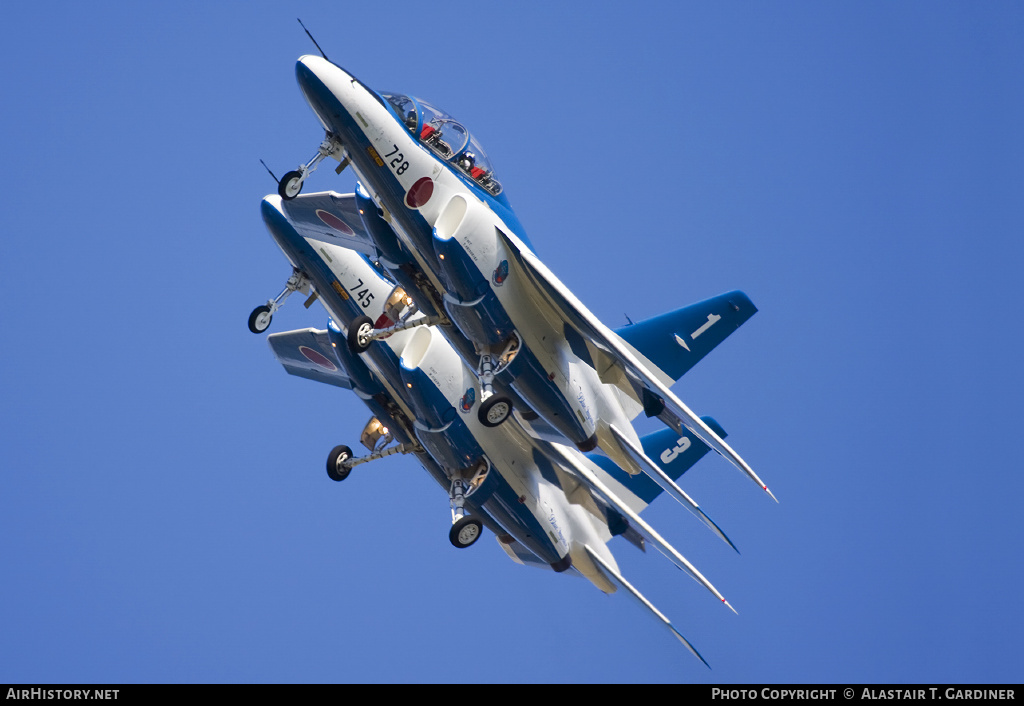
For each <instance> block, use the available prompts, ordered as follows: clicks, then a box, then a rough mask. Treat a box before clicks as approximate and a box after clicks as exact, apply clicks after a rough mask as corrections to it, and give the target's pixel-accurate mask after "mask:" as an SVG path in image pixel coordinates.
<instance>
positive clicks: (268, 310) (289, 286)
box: [249, 270, 309, 333]
mask: <svg viewBox="0 0 1024 706" xmlns="http://www.w3.org/2000/svg"><path fill="white" fill-rule="evenodd" d="M292 292H302V293H303V294H308V293H309V280H308V279H306V276H305V275H304V274H302V273H301V272H299V271H298V270H294V271H293V272H292V276H291V277H289V278H288V281H287V282H286V283H285V285H284V289H283V290H282V291H281V293H280V294H278V295H277V296H276V297H274V298H273V299H270V300H268V301H267V303H266V304H264V305H263V306H258V307H256V308H255V309H253V310H252V313H251V314H249V330H250V331H252V332H253V333H263V332H264V331H266V330H267V329H268V328H270V322H271V321H272V320H273V318H274V312H275V311H277V310H278V309H280V308H281V307H282V306H284V302H285V300H286V299H288V297H289V296H291V293H292ZM307 306H308V305H307Z"/></svg>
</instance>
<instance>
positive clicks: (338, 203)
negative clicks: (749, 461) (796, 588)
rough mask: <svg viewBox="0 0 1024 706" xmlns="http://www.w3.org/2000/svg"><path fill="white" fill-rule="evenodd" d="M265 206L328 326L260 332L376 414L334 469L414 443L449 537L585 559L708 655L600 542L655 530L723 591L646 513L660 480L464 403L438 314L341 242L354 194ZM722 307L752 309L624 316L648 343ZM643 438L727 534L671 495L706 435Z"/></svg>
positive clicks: (577, 564) (356, 228)
mask: <svg viewBox="0 0 1024 706" xmlns="http://www.w3.org/2000/svg"><path fill="white" fill-rule="evenodd" d="M262 213H263V218H264V221H265V223H266V225H267V227H268V230H269V231H270V233H271V235H272V237H273V238H274V240H275V242H276V243H277V244H278V246H279V247H280V248H281V250H282V251H283V252H284V254H285V255H286V257H287V258H288V260H289V261H290V263H291V264H292V268H293V270H292V275H291V277H290V278H289V286H288V287H286V290H285V292H284V293H283V294H284V295H285V296H286V295H287V294H289V293H290V292H291V291H304V292H306V293H311V294H312V296H311V298H310V302H312V300H313V299H315V298H319V299H320V301H321V302H322V303H323V305H324V306H325V308H326V309H327V311H328V313H329V314H330V316H331V323H330V325H329V326H328V329H327V330H323V331H318V330H313V329H306V330H301V331H290V332H286V333H280V334H273V335H271V336H270V337H269V339H268V340H269V342H270V345H271V347H272V349H273V351H274V353H275V355H276V356H277V357H278V359H279V360H280V361H281V362H282V364H283V365H284V367H285V368H286V370H287V371H288V372H289V373H291V374H294V375H298V376H301V377H305V378H309V379H313V380H317V381H319V382H324V383H328V384H332V385H336V386H338V387H342V388H347V389H351V390H352V391H353V392H355V393H356V395H357V396H359V397H360V398H361V399H362V400H363V401H364V402H365V403H366V404H367V406H368V407H369V408H370V409H371V411H372V413H373V415H374V416H373V417H372V418H371V420H370V421H369V422H368V423H367V425H366V427H365V428H364V431H363V433H362V435H361V441H362V442H363V444H364V445H365V446H366V448H367V449H368V451H369V452H370V453H369V454H368V455H367V456H364V457H363V458H359V459H356V458H353V456H352V451H351V449H350V448H349V447H347V446H338V447H335V448H334V449H333V450H332V452H331V453H330V454H329V456H328V462H327V472H328V475H329V476H330V477H331V478H332V479H333V480H336V481H340V480H343V479H344V478H345V477H347V476H348V474H349V473H350V472H351V470H352V469H353V468H354V467H356V466H358V465H360V464H362V463H365V462H368V461H372V460H375V459H379V458H382V457H385V456H390V455H393V454H396V453H402V454H412V455H414V456H415V457H416V458H417V460H418V461H419V462H420V463H421V464H422V465H423V466H424V468H426V470H427V471H428V473H430V474H431V475H432V476H433V477H434V478H435V480H436V481H437V482H438V483H439V484H440V485H441V486H442V487H443V488H444V489H445V490H446V491H447V492H448V495H449V500H450V504H451V508H452V520H453V524H452V528H451V532H450V535H449V538H450V540H451V542H452V544H453V545H455V546H456V547H460V548H462V547H466V546H469V545H471V544H473V543H474V542H475V541H476V539H477V538H478V537H479V536H480V532H481V529H482V527H484V526H486V527H487V528H488V529H490V530H491V531H492V532H494V533H495V535H496V536H497V538H498V541H499V545H500V546H501V547H502V548H503V549H504V550H505V551H506V553H508V555H509V556H510V557H511V558H512V559H513V560H514V561H517V562H518V563H523V564H529V565H534V566H541V567H550V568H552V569H554V570H555V571H567V570H571V571H573V572H577V573H580V574H582V575H583V576H585V577H586V578H587V579H589V580H590V581H591V582H592V583H594V585H595V586H597V587H598V588H599V589H600V590H602V591H604V592H605V593H613V592H616V591H617V590H618V589H623V590H624V592H625V593H626V594H627V595H629V596H630V597H632V598H633V599H634V600H635V601H636V602H637V603H639V604H640V605H641V606H643V607H644V608H645V609H646V610H648V611H649V612H650V613H651V614H653V615H654V616H655V617H656V618H657V619H658V620H659V621H660V622H661V623H662V624H663V625H664V626H665V627H666V628H667V629H669V630H670V631H671V632H672V633H673V635H674V636H675V637H676V638H677V639H679V640H680V642H681V643H682V644H683V645H684V646H686V647H687V648H688V649H689V650H690V651H691V652H693V654H695V655H696V656H697V657H698V658H700V659H701V661H702V662H704V663H705V664H707V662H706V661H704V659H703V657H701V656H700V654H699V653H698V652H697V651H696V649H695V648H694V647H693V646H692V645H691V644H690V643H689V642H688V641H687V640H686V639H685V638H684V637H683V636H682V635H681V634H680V633H679V632H678V631H677V630H676V629H675V628H674V627H673V626H672V624H671V622H670V621H669V620H668V619H667V618H665V616H664V615H663V614H662V613H660V611H658V610H657V609H656V608H655V607H654V606H653V605H652V604H651V603H650V602H649V601H648V600H647V599H646V598H644V596H643V595H642V594H640V592H639V591H638V590H637V589H636V588H635V587H633V586H632V584H630V583H629V582H628V581H627V580H626V579H625V578H623V577H622V575H621V573H620V571H619V569H618V566H617V564H616V562H615V558H614V556H613V555H612V554H611V552H610V550H609V548H608V546H607V543H608V541H609V540H610V539H611V538H612V536H616V535H622V536H623V537H624V538H625V539H627V540H628V541H630V542H632V543H634V544H637V545H638V546H640V547H643V546H645V545H646V544H647V543H651V544H653V545H654V546H655V547H657V548H658V549H659V550H660V551H661V552H662V553H663V554H664V555H665V556H666V557H668V558H669V559H670V560H671V561H672V562H673V563H674V564H675V565H676V566H678V567H679V568H680V569H682V570H684V571H686V572H687V573H688V574H690V576H691V577H693V578H694V579H695V580H697V582H698V583H700V584H701V585H703V586H704V587H705V588H707V589H708V590H709V591H710V592H711V593H713V594H714V595H715V596H716V597H717V598H719V599H720V600H721V601H722V602H725V599H724V597H722V595H721V594H720V593H719V592H718V591H717V589H715V588H714V587H713V586H712V585H711V584H710V583H709V582H708V581H707V579H705V578H704V577H703V576H702V575H701V574H700V572H698V571H697V570H696V569H695V568H694V567H693V566H692V565H691V564H690V563H689V562H688V561H687V560H686V559H685V558H684V557H683V556H682V555H681V554H680V553H679V552H678V551H677V550H676V549H675V548H673V547H672V546H671V545H670V544H669V543H668V542H667V541H665V540H664V539H663V538H662V537H661V536H660V535H659V534H658V533H657V532H656V531H655V530H654V529H653V528H652V527H650V526H649V525H648V524H647V523H646V522H645V521H644V520H643V519H642V518H641V517H640V512H641V511H642V510H643V508H644V507H646V505H647V504H648V503H649V502H650V501H651V500H653V499H654V497H656V496H657V495H658V494H659V493H660V492H662V488H661V487H659V486H658V485H656V484H654V483H653V482H651V481H650V480H648V479H647V478H646V477H643V476H630V475H628V474H626V473H623V472H622V471H621V470H620V469H618V468H617V467H616V466H615V465H614V464H613V463H610V462H609V460H608V459H607V458H604V457H601V456H599V455H596V454H591V455H590V456H589V457H588V456H584V455H583V454H582V453H581V452H579V451H578V450H577V449H575V448H572V447H569V446H564V445H559V444H554V443H551V442H549V441H546V440H544V439H542V438H537V437H536V436H533V435H531V434H529V433H527V431H526V429H525V428H524V427H522V426H521V425H520V424H519V423H518V422H517V421H515V420H512V421H510V422H508V423H505V424H502V425H501V426H500V427H497V428H495V427H489V426H487V425H485V424H483V423H482V422H481V421H480V420H479V419H478V418H477V417H476V416H475V415H472V414H468V412H469V411H470V410H471V409H472V407H473V403H474V400H475V398H476V397H477V396H478V395H479V393H480V390H481V386H480V384H479V381H478V380H477V378H476V376H475V374H474V373H473V372H472V371H470V370H469V369H468V368H467V367H466V366H465V365H464V362H463V361H462V360H461V358H460V357H459V356H458V354H457V353H456V352H455V351H454V350H453V348H452V347H451V346H450V345H449V344H448V342H447V341H446V340H445V339H444V338H443V337H442V336H441V335H439V333H438V332H437V329H436V328H434V327H430V326H424V325H422V324H419V325H417V322H422V321H423V320H425V319H427V318H428V317H426V316H424V315H423V314H422V312H418V311H417V309H416V307H415V304H414V303H413V302H412V300H411V298H409V297H408V296H407V295H406V293H405V291H404V290H403V288H402V287H401V286H400V285H396V284H395V283H394V282H392V281H390V280H389V279H387V278H386V276H385V273H383V272H382V271H381V269H380V268H379V266H375V265H374V263H372V262H371V261H370V260H369V259H368V258H366V257H365V256H364V255H362V254H359V253H356V252H354V251H353V250H350V249H348V248H346V247H345V246H346V245H348V244H350V243H351V242H352V241H353V239H354V238H355V239H358V238H359V237H361V233H360V231H361V226H360V223H359V218H358V208H357V200H356V198H355V196H354V195H348V196H343V195H340V194H334V193H323V194H311V195H309V196H302V197H299V198H298V199H296V200H294V201H284V200H282V199H281V198H279V197H277V196H271V197H267V198H266V199H264V201H263V203H262ZM317 224H319V226H318V225H317ZM362 235H365V234H362ZM283 298H284V297H283V296H282V297H278V298H277V299H276V300H272V302H269V303H268V305H267V306H265V307H259V308H257V310H256V311H254V312H253V316H252V317H251V318H250V328H262V329H264V330H265V329H266V327H267V326H268V325H269V319H268V318H267V317H268V315H270V314H272V313H273V312H272V305H273V308H276V307H277V306H279V305H280V303H281V301H282V300H283ZM723 307H725V309H723ZM717 310H728V311H732V314H731V317H732V318H731V319H730V321H729V324H730V326H729V330H734V329H735V328H736V327H737V326H739V325H740V324H742V323H743V321H745V320H746V319H747V318H749V316H750V315H752V314H753V312H754V311H755V310H754V308H753V305H752V304H750V303H749V300H748V299H747V298H746V297H745V296H744V295H743V294H742V293H740V292H732V293H729V294H727V295H722V296H721V297H716V298H714V299H711V300H707V301H705V302H700V303H698V304H695V305H693V306H691V307H686V308H684V309H681V310H679V311H677V312H671V313H670V314H668V315H664V316H662V317H656V318H655V319H652V320H648V321H644V322H640V323H638V324H634V325H633V326H631V327H628V328H630V329H634V330H635V331H634V332H635V333H638V334H639V335H637V336H635V337H634V340H635V341H636V342H637V345H638V346H640V347H641V348H649V344H647V345H645V343H644V341H646V340H647V339H649V338H650V336H651V333H652V332H653V331H654V330H658V329H661V330H665V329H666V328H668V329H672V328H678V327H679V325H680V324H683V329H681V330H684V329H686V328H687V327H692V326H694V325H697V324H699V322H700V321H703V320H706V317H707V315H708V314H707V312H713V311H717ZM367 315H370V316H371V318H373V321H374V326H375V327H376V328H380V329H387V330H388V332H389V334H388V335H387V336H386V337H381V338H379V339H377V340H375V341H372V342H370V343H369V345H367V346H366V347H365V348H364V349H363V350H362V351H361V352H358V353H357V352H354V351H352V350H351V349H350V347H349V345H348V338H349V336H350V335H351V333H352V331H354V330H355V329H354V326H356V325H357V324H358V322H359V321H361V320H362V318H363V317H365V316H367ZM726 315H730V314H728V313H727V314H726ZM257 320H258V321H257ZM687 322H688V323H687ZM339 324H340V326H339ZM343 329H345V330H347V331H348V334H346V333H344V332H343ZM725 329H726V327H725V326H723V327H722V330H725ZM627 335H628V334H627ZM698 338H699V337H698ZM722 338H724V336H722ZM720 340H721V338H720V339H718V340H715V341H714V342H713V343H712V341H711V337H707V338H705V339H703V340H702V341H701V349H700V350H697V351H695V352H694V351H691V352H694V353H695V357H696V359H699V358H701V357H703V356H704V355H705V354H706V353H707V352H708V351H710V350H711V349H712V348H713V347H714V346H715V345H717V343H718V342H719V341H720ZM676 358H677V359H680V360H679V361H678V364H676V365H668V363H667V362H666V366H667V367H669V368H670V369H672V370H673V372H677V373H678V374H680V375H681V374H682V372H685V369H688V367H689V365H691V364H692V362H694V361H693V360H692V359H687V358H686V357H685V356H679V355H678V354H677V355H676ZM680 366H682V367H680ZM684 368H685V369H684ZM704 423H705V424H707V425H708V426H709V427H712V428H715V429H716V433H717V434H719V435H720V436H724V435H725V433H724V431H723V430H722V429H721V427H719V426H718V425H717V423H716V422H715V421H714V420H712V419H710V418H705V420H704ZM641 446H642V449H643V452H644V453H645V454H647V455H649V456H652V457H655V458H659V459H660V460H661V462H662V464H663V466H664V468H665V472H664V473H663V475H664V476H665V477H664V479H663V482H665V483H667V484H668V485H669V487H670V488H672V489H673V490H670V491H669V492H670V493H672V494H673V495H675V496H676V498H677V500H680V502H682V503H683V504H684V505H687V506H688V509H691V511H693V512H694V514H696V515H697V516H698V517H699V518H700V519H701V520H702V521H704V522H705V523H706V524H708V526H709V527H711V528H712V529H713V530H714V531H715V532H716V534H718V535H719V536H720V537H722V538H723V539H725V541H728V538H726V537H725V536H724V534H723V533H721V530H719V529H718V527H717V525H715V524H714V523H713V522H711V520H710V519H709V518H708V517H707V516H706V515H705V514H704V513H703V511H702V510H700V509H699V508H698V507H697V506H696V504H695V503H693V502H692V501H690V500H689V498H688V496H686V500H683V499H681V498H679V496H678V493H682V491H681V490H680V489H679V488H678V486H676V485H675V482H674V481H675V480H676V479H678V478H679V477H680V476H681V475H682V473H683V472H685V471H686V470H687V469H689V468H690V467H692V465H693V464H694V463H695V462H696V461H697V460H699V459H700V458H701V457H703V456H704V455H705V454H706V453H707V452H708V451H709V448H708V446H706V445H705V444H704V443H703V442H702V441H701V440H700V439H699V438H697V437H696V436H694V435H692V434H689V433H686V432H684V434H683V435H682V436H679V435H677V434H676V433H675V432H673V431H672V430H669V429H666V430H663V431H661V432H657V433H655V434H651V435H648V436H646V437H644V438H643V439H642V440H641ZM683 495H684V496H685V493H683ZM687 501H688V502H687ZM467 510H468V514H467ZM730 544H731V542H730ZM726 605H728V603H727V602H726ZM729 607H730V608H731V606H729Z"/></svg>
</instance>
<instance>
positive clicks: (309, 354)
mask: <svg viewBox="0 0 1024 706" xmlns="http://www.w3.org/2000/svg"><path fill="white" fill-rule="evenodd" d="M299 353H301V354H302V355H303V356H305V357H306V360H308V361H309V362H310V363H312V364H313V365H318V366H320V367H321V368H324V369H325V370H330V371H331V372H334V371H335V370H337V369H338V366H337V365H335V364H334V363H332V362H331V361H330V359H329V358H328V357H327V356H325V355H324V354H323V353H320V352H319V351H315V350H313V349H312V348H307V347H306V346H299Z"/></svg>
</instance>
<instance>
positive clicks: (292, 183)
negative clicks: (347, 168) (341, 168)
mask: <svg viewBox="0 0 1024 706" xmlns="http://www.w3.org/2000/svg"><path fill="white" fill-rule="evenodd" d="M343 154H344V149H343V148H342V146H341V143H340V142H338V140H337V138H335V137H333V136H332V135H330V134H328V135H327V137H325V138H324V141H323V142H321V143H320V147H319V148H317V151H316V154H315V155H313V158H312V159H311V160H309V161H308V162H306V163H305V164H303V165H301V166H300V167H299V168H298V169H296V170H295V171H291V172H288V173H287V174H285V175H284V176H283V177H281V181H279V182H278V183H277V193H278V195H279V196H280V197H281V198H282V199H284V200H285V201H291V200H292V199H294V198H295V197H296V196H298V195H299V192H301V191H302V185H303V183H305V181H306V177H308V176H309V175H310V174H312V173H313V172H315V171H316V168H317V167H318V166H320V162H322V161H323V159H324V157H334V158H335V159H337V160H338V161H339V162H340V161H341V160H342V155H343Z"/></svg>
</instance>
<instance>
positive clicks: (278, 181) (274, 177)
mask: <svg viewBox="0 0 1024 706" xmlns="http://www.w3.org/2000/svg"><path fill="white" fill-rule="evenodd" d="M260 164H262V165H263V168H264V169H266V170H267V172H269V173H270V176H271V177H273V179H274V181H276V182H277V183H278V184H280V183H281V180H280V179H278V178H277V176H276V175H275V174H274V172H271V171H270V167H268V166H267V163H266V162H264V161H263V160H262V159H261V160H260Z"/></svg>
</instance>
